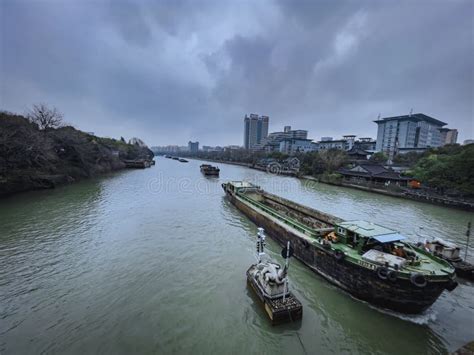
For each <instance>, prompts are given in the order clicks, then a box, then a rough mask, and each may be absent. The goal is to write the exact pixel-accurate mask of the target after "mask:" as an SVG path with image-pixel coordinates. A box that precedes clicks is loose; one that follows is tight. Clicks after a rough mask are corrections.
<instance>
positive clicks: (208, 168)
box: [200, 164, 220, 176]
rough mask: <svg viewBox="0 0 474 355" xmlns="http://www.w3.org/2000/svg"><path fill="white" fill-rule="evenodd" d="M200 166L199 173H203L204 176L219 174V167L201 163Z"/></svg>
mask: <svg viewBox="0 0 474 355" xmlns="http://www.w3.org/2000/svg"><path fill="white" fill-rule="evenodd" d="M200 168H201V173H203V174H204V175H206V176H219V172H220V169H219V168H218V167H217V166H212V165H209V164H202V165H201V166H200Z"/></svg>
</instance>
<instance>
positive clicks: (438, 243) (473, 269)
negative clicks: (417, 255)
mask: <svg viewBox="0 0 474 355" xmlns="http://www.w3.org/2000/svg"><path fill="white" fill-rule="evenodd" d="M470 227H471V224H470V223H469V225H468V229H467V233H466V235H467V236H468V238H469V235H470V229H471V228H470ZM418 246H419V247H423V246H424V248H425V249H426V251H428V252H430V253H432V254H433V255H435V256H437V257H439V258H442V259H444V260H446V261H447V262H448V263H450V264H451V265H452V266H453V267H454V269H455V270H456V274H457V275H458V276H459V277H462V278H465V279H468V280H474V265H472V264H471V263H468V262H467V261H466V256H465V257H464V260H463V259H461V257H460V252H461V250H460V248H459V247H458V246H457V245H456V244H454V243H451V242H448V241H446V240H444V239H441V238H435V239H433V240H431V241H428V240H427V241H426V242H425V244H424V245H423V244H421V243H419V244H418ZM466 254H467V246H466Z"/></svg>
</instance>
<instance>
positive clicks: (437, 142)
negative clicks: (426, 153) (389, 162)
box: [374, 113, 446, 157]
mask: <svg viewBox="0 0 474 355" xmlns="http://www.w3.org/2000/svg"><path fill="white" fill-rule="evenodd" d="M374 122H375V123H377V125H378V130H377V147H376V150H377V151H381V152H384V153H386V154H387V155H388V156H389V157H393V155H394V154H395V153H399V152H403V151H408V150H416V149H420V148H429V147H439V146H441V145H443V142H442V137H441V132H440V129H441V128H442V127H443V126H446V123H445V122H442V121H439V120H437V119H435V118H433V117H430V116H427V115H425V114H422V113H415V114H410V115H405V116H395V117H386V118H382V119H378V120H376V121H374Z"/></svg>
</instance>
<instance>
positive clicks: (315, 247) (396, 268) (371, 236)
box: [222, 181, 457, 314]
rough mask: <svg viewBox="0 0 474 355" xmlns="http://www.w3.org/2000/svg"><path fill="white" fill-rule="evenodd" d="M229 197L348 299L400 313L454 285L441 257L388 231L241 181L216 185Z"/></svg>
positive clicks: (418, 309)
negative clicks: (343, 218) (337, 215)
mask: <svg viewBox="0 0 474 355" xmlns="http://www.w3.org/2000/svg"><path fill="white" fill-rule="evenodd" d="M222 187H223V189H224V191H225V193H226V195H227V197H228V198H229V200H230V201H231V202H232V203H233V204H234V205H235V206H236V207H237V208H238V209H239V210H240V211H241V212H243V213H244V214H245V215H246V216H247V217H249V218H250V219H251V220H252V221H253V222H254V223H255V224H257V225H258V226H262V227H264V228H265V230H266V231H267V233H268V235H269V236H270V237H272V238H273V239H275V240H276V241H277V242H279V243H280V244H281V245H282V246H284V245H286V243H287V242H288V241H290V242H291V245H292V246H293V248H294V256H295V257H296V258H298V259H299V260H300V261H302V262H303V263H304V264H306V265H307V266H308V267H309V268H310V269H312V270H313V271H314V272H316V273H318V274H319V275H321V276H323V277H324V278H326V279H327V280H328V281H330V282H332V283H334V284H335V285H337V286H339V287H340V288H342V289H344V290H345V291H347V292H349V293H350V294H351V295H353V296H354V297H356V298H358V299H361V300H364V301H367V302H369V303H371V304H374V305H376V306H379V307H382V308H386V309H390V310H393V311H396V312H401V313H412V314H416V313H421V312H423V311H424V310H426V309H427V308H429V307H430V306H431V305H432V304H433V303H434V302H435V301H436V300H437V299H438V297H439V296H440V295H441V293H442V292H443V291H444V290H449V291H452V290H453V289H454V288H456V286H457V282H456V281H455V277H456V276H455V270H454V268H453V267H452V266H451V265H450V264H449V263H448V262H446V261H444V260H442V259H439V258H437V257H436V256H434V255H431V254H430V253H428V252H426V251H425V250H423V249H421V248H417V247H415V246H412V245H410V244H409V243H405V242H404V241H403V239H404V237H403V236H402V235H400V234H399V233H398V232H396V231H393V230H391V229H388V228H385V227H382V226H379V225H376V224H373V223H369V222H365V221H347V222H344V221H343V220H342V219H340V218H338V217H335V216H332V215H329V214H326V213H323V212H321V211H318V210H315V209H312V208H308V207H306V206H303V205H300V204H298V203H295V202H292V201H290V200H287V199H284V198H281V197H279V196H276V195H273V194H270V193H267V192H265V191H263V190H262V189H260V187H258V186H255V185H253V184H250V183H248V182H245V181H232V182H228V183H224V184H222Z"/></svg>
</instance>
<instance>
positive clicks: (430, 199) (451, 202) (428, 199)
mask: <svg viewBox="0 0 474 355" xmlns="http://www.w3.org/2000/svg"><path fill="white" fill-rule="evenodd" d="M188 158H189V159H195V160H201V161H209V162H214V163H221V164H230V165H238V166H244V167H247V168H250V169H255V170H260V171H265V172H267V173H269V174H273V173H272V172H269V171H267V169H265V168H264V167H260V166H254V165H253V164H248V163H241V162H229V161H221V160H215V159H202V158H190V157H188ZM283 175H288V176H292V177H295V178H297V179H301V180H309V181H315V182H318V183H323V184H328V185H333V186H341V187H346V188H350V189H357V190H362V191H367V192H371V193H376V194H382V195H385V196H391V197H397V198H402V199H408V200H414V201H419V202H425V203H430V204H434V205H439V206H444V207H449V208H456V209H461V210H465V211H474V203H472V202H467V201H462V200H458V199H448V198H443V197H438V196H431V195H424V194H420V193H417V192H416V191H413V192H408V191H403V192H396V191H389V190H382V189H378V188H372V187H367V186H360V185H354V184H348V183H345V182H342V181H340V182H331V181H328V180H327V179H324V178H319V177H314V176H309V175H289V174H283Z"/></svg>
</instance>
